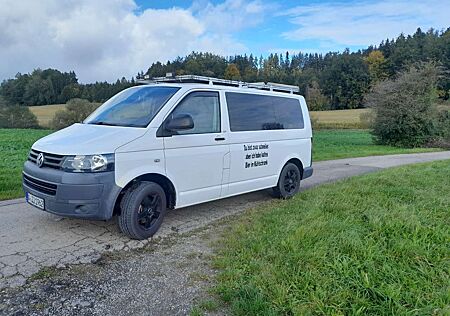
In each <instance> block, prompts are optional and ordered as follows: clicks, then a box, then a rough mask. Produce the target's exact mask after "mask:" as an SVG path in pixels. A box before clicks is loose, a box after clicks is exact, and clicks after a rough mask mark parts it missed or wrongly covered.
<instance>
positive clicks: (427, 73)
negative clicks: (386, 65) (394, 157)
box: [365, 63, 439, 147]
mask: <svg viewBox="0 0 450 316" xmlns="http://www.w3.org/2000/svg"><path fill="white" fill-rule="evenodd" d="M438 77H439V68H438V67H437V66H436V65H435V64H434V63H422V64H418V65H414V66H412V67H411V68H410V69H408V70H407V71H404V72H401V73H400V74H399V75H398V77H397V78H396V79H390V80H385V81H382V82H379V83H378V84H376V85H375V86H374V87H373V89H372V91H371V92H370V93H369V94H368V95H367V96H366V98H365V103H366V106H368V107H371V108H373V109H374V114H375V117H374V118H373V120H372V122H373V125H372V129H373V130H372V134H373V135H374V137H375V139H376V141H377V142H378V143H380V144H386V145H394V146H404V147H417V146H422V145H425V144H426V143H428V142H429V141H430V140H431V139H433V137H434V136H435V135H436V124H437V122H436V113H437V110H436V107H435V104H436V97H437V96H436V83H437V80H438Z"/></svg>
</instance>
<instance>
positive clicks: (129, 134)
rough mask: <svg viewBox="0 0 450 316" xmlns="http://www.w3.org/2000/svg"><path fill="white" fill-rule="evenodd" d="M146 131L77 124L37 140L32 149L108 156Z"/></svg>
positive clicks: (56, 152) (55, 152)
mask: <svg viewBox="0 0 450 316" xmlns="http://www.w3.org/2000/svg"><path fill="white" fill-rule="evenodd" d="M146 131H147V130H146V129H145V128H136V127H121V126H105V125H93V124H79V123H77V124H74V125H72V126H69V127H66V128H64V129H62V130H60V131H57V132H55V133H53V134H50V135H48V136H45V137H43V138H41V139H39V140H38V141H37V142H35V143H34V144H33V149H35V150H38V151H43V152H48V153H53V154H59V155H91V154H108V153H113V152H114V151H115V150H116V149H117V148H118V147H120V146H122V145H125V144H127V143H129V142H131V141H133V140H135V139H136V138H138V137H141V136H142V135H144V134H145V133H146Z"/></svg>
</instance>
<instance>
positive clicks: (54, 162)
mask: <svg viewBox="0 0 450 316" xmlns="http://www.w3.org/2000/svg"><path fill="white" fill-rule="evenodd" d="M40 153H42V154H43V155H44V163H43V164H42V167H48V168H53V169H61V164H62V162H63V160H64V156H63V155H56V154H50V153H44V152H41V151H37V150H34V149H32V150H31V151H30V154H29V155H28V160H29V161H31V162H32V163H36V159H37V156H38V155H39V154H40Z"/></svg>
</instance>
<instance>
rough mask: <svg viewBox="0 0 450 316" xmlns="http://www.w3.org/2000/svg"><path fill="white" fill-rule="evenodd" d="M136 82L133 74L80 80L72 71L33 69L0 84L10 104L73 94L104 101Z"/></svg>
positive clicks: (51, 100)
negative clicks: (114, 80)
mask: <svg viewBox="0 0 450 316" xmlns="http://www.w3.org/2000/svg"><path fill="white" fill-rule="evenodd" d="M133 85H135V81H134V78H132V79H131V80H127V79H125V78H124V77H123V78H122V79H120V80H117V81H116V82H114V83H108V82H95V83H89V84H81V83H79V82H78V79H77V76H76V74H75V72H73V71H70V72H61V71H59V70H56V69H45V70H41V69H35V70H33V72H31V73H30V74H21V73H18V74H17V75H16V76H15V78H13V79H8V80H5V81H3V82H2V84H1V85H0V96H2V97H3V99H5V100H6V101H8V102H9V103H10V104H19V105H26V106H33V105H44V104H60V103H66V102H67V101H69V100H71V99H74V98H81V99H85V100H89V101H90V102H104V101H106V100H107V99H109V98H110V97H111V96H113V95H114V94H116V93H118V92H119V91H121V90H123V89H125V88H128V87H131V86H133Z"/></svg>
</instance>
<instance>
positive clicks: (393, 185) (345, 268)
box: [214, 161, 450, 315]
mask: <svg viewBox="0 0 450 316" xmlns="http://www.w3.org/2000/svg"><path fill="white" fill-rule="evenodd" d="M449 205H450V161H443V162H434V163H427V164H421V165H415V166H407V167H401V168H396V169H390V170H385V171H383V172H380V173H375V174H370V175H365V176H360V177H356V178H351V179H348V180H344V181H341V182H338V183H335V184H329V185H324V186H321V187H318V188H315V189H312V190H308V191H305V192H303V193H301V194H299V195H297V196H295V197H294V198H293V199H291V200H289V201H271V202H268V203H267V204H265V205H264V206H263V207H260V208H259V209H255V210H252V211H249V212H248V213H246V214H245V215H243V216H241V217H239V218H237V219H235V221H234V222H233V223H232V228H231V229H230V230H229V231H227V232H225V234H224V236H223V238H221V239H220V240H219V242H218V244H217V248H218V252H217V256H216V258H215V259H214V263H215V267H216V268H218V269H219V271H221V272H220V274H219V277H218V285H217V287H216V288H215V291H216V293H217V294H218V296H219V297H220V298H221V299H222V300H223V302H224V303H226V304H227V306H229V308H231V311H232V312H233V314H235V315H449V314H450V295H449V289H450V288H449V285H450V278H449V274H450V261H449V254H450V253H449V248H448V246H449V240H450V230H449V229H448V228H449V227H450V209H449Z"/></svg>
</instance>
